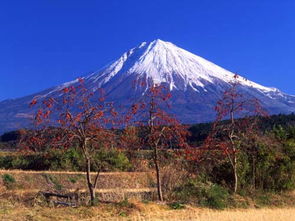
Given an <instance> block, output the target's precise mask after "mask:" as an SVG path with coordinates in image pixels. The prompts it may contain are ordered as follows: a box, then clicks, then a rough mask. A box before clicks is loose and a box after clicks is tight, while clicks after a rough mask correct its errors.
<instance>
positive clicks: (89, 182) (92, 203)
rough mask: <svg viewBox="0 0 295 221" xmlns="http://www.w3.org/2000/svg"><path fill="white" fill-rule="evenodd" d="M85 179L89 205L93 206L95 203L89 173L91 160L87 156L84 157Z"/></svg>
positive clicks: (93, 189)
mask: <svg viewBox="0 0 295 221" xmlns="http://www.w3.org/2000/svg"><path fill="white" fill-rule="evenodd" d="M86 165H87V166H86V179H87V186H88V190H89V195H90V205H91V206H93V205H94V203H95V187H94V186H93V184H92V181H91V174H90V169H91V161H90V159H89V158H86Z"/></svg>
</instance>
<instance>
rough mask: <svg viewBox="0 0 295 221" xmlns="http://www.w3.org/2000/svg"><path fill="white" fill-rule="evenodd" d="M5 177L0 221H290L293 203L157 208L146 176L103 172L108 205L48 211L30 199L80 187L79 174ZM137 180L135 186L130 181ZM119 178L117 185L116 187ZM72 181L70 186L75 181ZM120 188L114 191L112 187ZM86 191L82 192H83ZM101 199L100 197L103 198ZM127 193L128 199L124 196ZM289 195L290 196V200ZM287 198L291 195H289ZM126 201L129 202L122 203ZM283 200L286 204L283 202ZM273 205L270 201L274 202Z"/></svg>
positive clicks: (294, 210)
mask: <svg viewBox="0 0 295 221" xmlns="http://www.w3.org/2000/svg"><path fill="white" fill-rule="evenodd" d="M4 174H9V175H10V176H12V177H14V179H15V183H14V184H13V185H11V186H10V187H5V185H3V183H1V182H3V180H0V183H1V184H2V185H1V186H2V187H1V188H0V220H7V221H10V220H11V221H23V220H24V221H26V220H28V221H33V220H36V221H39V220H40V221H47V220H48V221H49V220H50V221H51V220H53V221H54V220H56V221H57V220H69V221H70V220H110V221H111V220H134V221H137V220H138V221H143V220H175V221H176V220H177V221H178V220H183V221H188V220H198V221H210V220H212V221H215V220H216V221H248V220H251V221H256V220H257V221H258V220H259V221H264V220H265V221H291V220H295V215H294V214H295V208H293V207H292V205H294V201H293V199H292V200H290V202H289V203H288V204H285V205H283V204H282V205H280V204H278V207H271V208H268V207H261V208H256V207H257V205H255V204H254V203H253V205H250V206H249V207H248V208H247V209H226V210H212V209H207V208H198V207H195V206H191V205H176V207H171V205H170V206H169V205H167V204H165V203H157V202H155V201H151V200H149V199H152V198H153V192H154V191H155V190H154V188H152V187H151V186H150V185H151V184H150V183H149V182H148V179H150V178H151V177H150V174H149V173H124V172H119V173H118V172H117V173H116V172H115V173H102V174H101V185H100V187H101V188H100V189H99V190H98V193H99V194H101V195H100V196H102V197H104V198H105V199H108V200H111V201H113V202H112V203H110V202H108V203H107V202H103V203H99V204H98V205H97V206H95V207H88V206H80V207H77V208H72V207H51V206H50V207H48V206H44V205H39V204H38V203H35V204H34V202H35V201H34V200H33V199H34V196H36V194H37V192H38V191H39V190H42V191H46V190H47V191H73V189H75V188H80V189H81V190H82V189H83V188H85V187H83V185H84V181H83V179H84V176H83V173H79V172H55V171H38V172H37V171H19V170H10V171H7V170H0V175H1V176H3V175H4ZM135 178H136V180H137V181H136V182H134V180H135ZM118 179H119V180H121V181H120V182H118ZM74 180H75V181H74ZM118 184H120V185H121V186H120V188H119V189H116V188H114V185H116V186H118ZM83 191H85V190H83ZM103 194H105V195H103ZM128 194H129V195H128ZM293 195H294V193H292V196H293ZM290 196H291V195H290ZM125 197H128V199H129V200H124V199H125ZM286 198H287V197H285V199H284V200H285V201H286ZM273 203H274V204H275V202H273Z"/></svg>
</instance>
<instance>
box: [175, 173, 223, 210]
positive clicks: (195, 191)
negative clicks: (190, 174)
mask: <svg viewBox="0 0 295 221" xmlns="http://www.w3.org/2000/svg"><path fill="white" fill-rule="evenodd" d="M174 194H175V196H176V198H177V199H178V200H179V201H181V202H189V203H192V202H193V203H196V204H198V205H200V206H206V207H210V208H214V209H223V208H225V207H226V206H227V204H228V199H229V193H228V191H227V190H226V189H225V188H223V187H222V186H220V185H218V184H213V183H210V182H204V181H203V180H202V179H200V178H199V179H190V180H189V181H188V182H187V183H186V184H184V185H183V186H181V187H178V188H176V189H175V192H174Z"/></svg>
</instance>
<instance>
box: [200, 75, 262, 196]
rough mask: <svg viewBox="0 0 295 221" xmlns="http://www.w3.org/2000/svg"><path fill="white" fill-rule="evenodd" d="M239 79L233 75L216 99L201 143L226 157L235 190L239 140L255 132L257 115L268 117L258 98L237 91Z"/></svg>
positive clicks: (239, 148) (257, 120)
mask: <svg viewBox="0 0 295 221" xmlns="http://www.w3.org/2000/svg"><path fill="white" fill-rule="evenodd" d="M238 78H239V76H238V75H235V76H234V79H233V81H232V82H231V85H230V87H229V88H228V89H227V90H225V91H224V93H223V95H222V98H221V99H220V100H219V101H218V102H217V105H216V107H215V110H216V120H215V122H214V123H213V127H212V131H211V133H210V134H209V136H208V137H207V139H206V141H205V143H204V146H205V148H204V149H208V150H214V151H216V150H219V151H221V152H222V153H223V154H224V156H225V157H226V158H227V159H228V161H229V163H230V165H231V167H232V172H233V192H234V193H236V192H237V190H238V185H239V177H238V165H239V163H238V154H239V152H240V151H241V148H242V145H241V141H242V139H243V138H245V137H250V136H251V135H252V134H253V133H256V131H257V128H258V123H259V116H267V113H266V111H264V109H263V108H262V106H261V104H260V102H259V100H258V99H256V98H251V97H249V96H247V95H243V94H242V93H240V92H239V86H240V82H239V79H238Z"/></svg>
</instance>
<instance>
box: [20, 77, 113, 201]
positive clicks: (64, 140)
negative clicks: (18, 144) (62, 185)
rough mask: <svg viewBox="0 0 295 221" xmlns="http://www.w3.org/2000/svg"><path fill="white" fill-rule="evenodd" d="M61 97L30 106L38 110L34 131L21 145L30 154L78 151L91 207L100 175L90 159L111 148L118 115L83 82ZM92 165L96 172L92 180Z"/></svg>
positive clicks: (65, 90)
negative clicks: (48, 150) (47, 150)
mask: <svg viewBox="0 0 295 221" xmlns="http://www.w3.org/2000/svg"><path fill="white" fill-rule="evenodd" d="M61 94H62V96H56V97H50V98H47V99H43V100H41V99H34V100H33V101H32V102H31V104H30V105H31V106H36V105H38V104H39V107H40V108H39V109H38V111H37V114H36V115H35V128H36V130H31V131H33V132H31V133H30V134H26V135H25V136H24V139H23V142H22V145H23V146H25V147H26V148H28V149H32V150H33V151H37V150H39V149H37V148H36V146H37V147H38V148H40V147H41V146H42V145H44V144H47V145H49V146H50V148H68V147H70V146H76V147H77V148H79V149H80V150H81V152H82V153H83V156H84V160H85V170H86V182H87V187H88V190H89V195H90V203H91V205H93V204H94V203H95V198H96V196H95V189H96V187H97V183H98V178H99V172H100V165H97V162H95V161H94V159H93V156H94V154H95V152H96V151H97V150H98V149H102V148H108V147H111V146H112V145H113V143H114V140H113V138H114V134H113V133H112V131H111V130H109V129H108V127H111V126H112V125H113V124H114V122H115V120H114V119H115V117H116V116H117V112H115V111H114V109H113V107H112V105H110V104H109V105H105V102H104V101H105V99H104V95H103V92H102V91H101V90H99V92H98V93H97V94H94V93H93V92H90V91H89V90H87V89H86V88H85V87H84V81H83V79H78V83H77V85H76V86H70V87H65V88H63V89H62V90H61ZM94 165H95V166H96V168H97V171H96V176H95V177H94V179H93V177H92V176H91V168H92V167H93V166H94Z"/></svg>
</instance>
